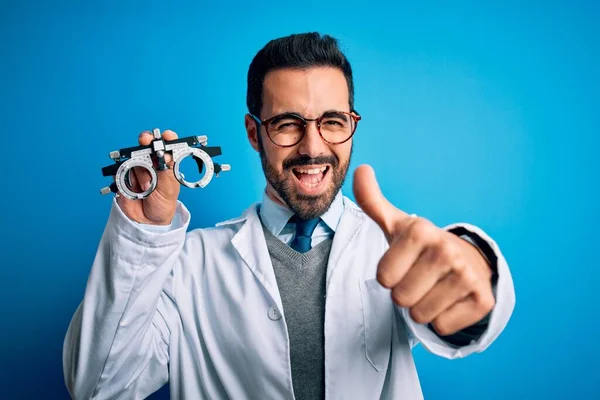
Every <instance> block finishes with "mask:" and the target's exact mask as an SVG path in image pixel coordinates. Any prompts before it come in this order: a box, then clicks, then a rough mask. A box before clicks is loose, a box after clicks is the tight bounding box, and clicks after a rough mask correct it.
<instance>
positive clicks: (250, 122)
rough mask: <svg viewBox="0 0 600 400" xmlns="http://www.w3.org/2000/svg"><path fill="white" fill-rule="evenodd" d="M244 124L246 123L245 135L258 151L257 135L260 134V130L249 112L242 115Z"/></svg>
mask: <svg viewBox="0 0 600 400" xmlns="http://www.w3.org/2000/svg"><path fill="white" fill-rule="evenodd" d="M244 124H245V125H246V135H247V136H248V141H249V142H250V146H252V148H253V149H254V150H256V151H257V152H258V151H259V150H258V135H260V132H259V131H258V128H259V127H258V126H257V123H256V121H255V120H254V118H252V117H251V116H250V114H246V116H245V117H244Z"/></svg>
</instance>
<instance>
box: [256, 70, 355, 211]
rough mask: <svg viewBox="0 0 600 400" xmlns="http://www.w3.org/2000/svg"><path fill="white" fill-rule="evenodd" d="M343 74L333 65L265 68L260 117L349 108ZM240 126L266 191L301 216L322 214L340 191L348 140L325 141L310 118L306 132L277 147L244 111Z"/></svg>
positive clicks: (311, 114) (347, 161)
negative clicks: (258, 159)
mask: <svg viewBox="0 0 600 400" xmlns="http://www.w3.org/2000/svg"><path fill="white" fill-rule="evenodd" d="M348 96H349V94H348V85H347V82H346V78H345V77H344V74H343V73H342V71H340V70H339V69H337V68H327V67H313V68H309V69H305V70H299V69H280V70H276V71H272V72H269V73H268V74H267V76H266V77H265V80H264V84H263V107H262V111H261V115H260V116H259V117H260V119H261V120H265V119H267V118H271V117H273V116H275V115H279V114H282V113H288V112H292V113H296V114H299V115H301V116H303V117H304V118H308V119H311V118H318V117H320V116H321V115H323V113H325V112H326V111H332V110H335V111H350V110H349V101H348V100H349V97H348ZM246 129H247V131H248V137H249V139H250V142H251V144H252V146H253V147H254V148H255V149H256V150H257V151H259V153H260V157H261V162H262V166H263V171H264V173H265V177H266V179H267V183H268V184H267V192H268V195H269V196H270V197H271V198H273V199H275V200H276V201H279V202H281V203H283V204H285V205H287V206H288V207H289V208H290V209H291V210H292V211H294V212H295V214H296V215H297V216H298V217H299V218H302V219H309V218H314V217H317V216H320V215H322V214H323V213H325V212H326V211H327V210H328V209H329V206H330V205H331V203H332V201H333V199H334V197H335V196H336V194H337V193H338V191H339V190H340V188H341V186H342V184H343V182H344V179H345V177H346V173H347V171H348V166H349V164H350V157H351V152H352V139H350V140H348V141H346V142H345V143H342V144H336V145H331V144H328V143H326V142H325V141H323V139H322V138H321V136H320V135H319V131H318V129H317V126H316V122H308V125H307V127H306V134H305V135H304V137H303V139H302V140H301V141H300V143H298V144H296V145H295V146H292V147H279V146H277V145H275V144H274V143H273V142H272V141H271V140H270V139H269V137H268V136H267V133H266V130H265V127H264V126H260V128H259V130H258V131H257V130H256V124H255V123H254V121H253V120H252V119H251V118H250V117H249V116H247V118H246Z"/></svg>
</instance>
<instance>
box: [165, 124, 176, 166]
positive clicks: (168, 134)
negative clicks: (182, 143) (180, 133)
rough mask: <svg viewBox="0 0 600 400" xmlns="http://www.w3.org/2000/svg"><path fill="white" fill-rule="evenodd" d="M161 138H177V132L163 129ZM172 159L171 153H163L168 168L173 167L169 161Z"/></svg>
mask: <svg viewBox="0 0 600 400" xmlns="http://www.w3.org/2000/svg"><path fill="white" fill-rule="evenodd" d="M162 138H163V139H164V140H167V141H169V140H175V139H177V134H176V133H175V132H173V131H172V130H169V129H167V130H165V131H164V132H163V133H162ZM172 160H173V156H172V155H171V153H166V154H165V162H166V163H167V165H168V166H169V168H170V169H173V165H172V164H171V161H172Z"/></svg>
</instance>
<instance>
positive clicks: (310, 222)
mask: <svg viewBox="0 0 600 400" xmlns="http://www.w3.org/2000/svg"><path fill="white" fill-rule="evenodd" d="M319 220H320V218H313V219H299V218H295V222H296V236H308V237H310V236H312V234H313V232H314V231H315V228H316V227H317V225H318V224H319Z"/></svg>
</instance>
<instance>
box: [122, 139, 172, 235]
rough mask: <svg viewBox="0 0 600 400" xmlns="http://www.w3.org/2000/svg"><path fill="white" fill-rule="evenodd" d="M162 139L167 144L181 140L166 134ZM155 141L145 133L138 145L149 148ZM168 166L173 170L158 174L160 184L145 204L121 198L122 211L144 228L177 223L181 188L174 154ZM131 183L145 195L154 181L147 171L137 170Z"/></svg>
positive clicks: (137, 190)
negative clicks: (175, 169)
mask: <svg viewBox="0 0 600 400" xmlns="http://www.w3.org/2000/svg"><path fill="white" fill-rule="evenodd" d="M162 137H163V139H164V140H174V139H177V134H176V133H175V132H173V131H170V130H166V131H164V132H163V134H162ZM152 140H154V136H153V135H152V133H150V132H148V131H144V132H142V133H141V134H140V135H139V137H138V141H139V143H140V145H142V146H147V145H149V144H150V143H151V142H152ZM165 162H166V163H167V165H168V166H169V169H167V170H165V171H158V170H157V171H156V173H157V175H158V182H157V184H156V188H155V189H154V191H153V192H152V193H151V194H150V196H148V197H147V198H145V199H143V200H130V199H128V198H126V197H125V196H117V203H118V204H119V207H121V210H122V211H123V212H124V213H125V215H127V217H129V218H130V219H131V220H133V221H135V222H138V223H140V224H151V225H169V224H170V223H171V221H172V220H173V217H174V216H175V210H176V208H177V198H178V196H179V190H180V188H181V187H180V184H179V182H178V181H177V179H175V174H173V159H172V157H171V154H169V153H166V154H165ZM129 180H130V182H131V185H132V186H131V189H132V190H133V191H135V192H143V191H144V190H145V189H146V188H148V187H149V185H150V181H151V177H150V173H149V172H148V171H147V170H146V169H144V168H140V167H134V168H132V170H131V172H130V175H129Z"/></svg>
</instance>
